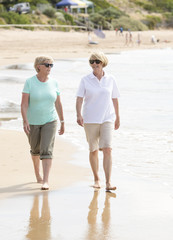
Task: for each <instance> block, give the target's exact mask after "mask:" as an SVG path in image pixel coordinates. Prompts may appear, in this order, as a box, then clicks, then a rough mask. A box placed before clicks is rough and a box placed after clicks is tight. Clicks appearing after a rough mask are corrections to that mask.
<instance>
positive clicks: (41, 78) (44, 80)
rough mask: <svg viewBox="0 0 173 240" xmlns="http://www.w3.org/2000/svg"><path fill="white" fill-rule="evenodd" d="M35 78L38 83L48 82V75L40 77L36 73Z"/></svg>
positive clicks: (39, 74)
mask: <svg viewBox="0 0 173 240" xmlns="http://www.w3.org/2000/svg"><path fill="white" fill-rule="evenodd" d="M37 78H38V80H39V81H40V82H46V81H47V80H48V75H42V74H41V73H38V74H37Z"/></svg>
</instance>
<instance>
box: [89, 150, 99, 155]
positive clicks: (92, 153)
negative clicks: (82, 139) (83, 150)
mask: <svg viewBox="0 0 173 240" xmlns="http://www.w3.org/2000/svg"><path fill="white" fill-rule="evenodd" d="M97 154H98V150H96V151H93V152H90V155H92V156H97Z"/></svg>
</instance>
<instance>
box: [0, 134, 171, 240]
mask: <svg viewBox="0 0 173 240" xmlns="http://www.w3.org/2000/svg"><path fill="white" fill-rule="evenodd" d="M0 145H1V163H0V172H1V177H0V178H1V181H0V226H1V238H2V239H6V240H11V239H13V240H24V239H30V240H37V239H45V240H54V239H57V240H59V239H60V240H61V239H63V240H69V239H70V240H81V239H85V240H96V239H101V240H102V239H103V240H106V239H108V240H114V239H118V240H138V239H140V240H146V239H152V240H156V239H157V240H163V239H166V240H171V239H172V234H173V229H172V221H173V208H172V201H173V193H172V194H171V193H170V191H169V190H170V189H167V188H166V187H164V186H160V185H158V183H153V182H151V181H149V180H147V179H141V178H138V177H135V176H131V175H129V174H128V173H124V172H121V171H120V170H119V169H116V168H113V172H112V180H113V182H114V183H116V186H117V190H116V191H115V192H112V193H111V192H105V185H104V174H103V170H102V168H100V174H101V179H102V182H101V184H102V188H101V189H100V190H94V189H93V188H91V187H90V184H92V174H91V171H90V169H88V168H83V167H79V166H77V165H74V164H73V160H76V157H77V158H78V160H79V161H81V160H82V161H87V157H88V156H87V152H85V151H81V152H80V151H78V154H77V155H76V151H77V149H76V147H75V146H73V145H71V144H70V143H68V142H65V141H63V140H62V139H60V137H58V138H57V139H56V144H55V151H54V160H53V166H52V169H51V174H50V191H45V192H44V191H41V190H40V184H38V183H36V182H35V177H34V173H33V167H32V162H31V159H30V154H29V151H28V150H29V145H28V142H27V138H26V136H25V134H24V133H22V132H16V131H9V130H0ZM100 165H101V164H100ZM9 229H10V231H9Z"/></svg>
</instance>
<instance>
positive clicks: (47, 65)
mask: <svg viewBox="0 0 173 240" xmlns="http://www.w3.org/2000/svg"><path fill="white" fill-rule="evenodd" d="M43 65H44V66H45V67H47V68H48V67H51V68H52V67H53V64H52V63H44V64H43Z"/></svg>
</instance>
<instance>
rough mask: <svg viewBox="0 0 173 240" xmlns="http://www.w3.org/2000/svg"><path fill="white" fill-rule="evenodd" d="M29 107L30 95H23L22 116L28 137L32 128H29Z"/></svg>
mask: <svg viewBox="0 0 173 240" xmlns="http://www.w3.org/2000/svg"><path fill="white" fill-rule="evenodd" d="M28 105H29V94H28V93H22V101H21V114H22V118H23V128H24V131H25V133H26V134H27V135H28V134H29V132H30V126H29V123H28V119H27V110H28Z"/></svg>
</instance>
